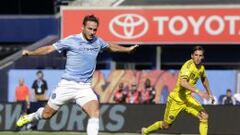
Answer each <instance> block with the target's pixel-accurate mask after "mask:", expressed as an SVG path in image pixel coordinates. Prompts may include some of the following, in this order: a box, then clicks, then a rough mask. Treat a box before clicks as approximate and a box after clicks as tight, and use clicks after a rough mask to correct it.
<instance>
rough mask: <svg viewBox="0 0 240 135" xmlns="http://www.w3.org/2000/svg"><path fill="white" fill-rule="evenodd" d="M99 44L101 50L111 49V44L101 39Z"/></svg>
mask: <svg viewBox="0 0 240 135" xmlns="http://www.w3.org/2000/svg"><path fill="white" fill-rule="evenodd" d="M99 44H100V47H101V50H102V49H105V48H108V47H109V44H108V43H107V42H106V41H104V40H103V39H101V38H99Z"/></svg>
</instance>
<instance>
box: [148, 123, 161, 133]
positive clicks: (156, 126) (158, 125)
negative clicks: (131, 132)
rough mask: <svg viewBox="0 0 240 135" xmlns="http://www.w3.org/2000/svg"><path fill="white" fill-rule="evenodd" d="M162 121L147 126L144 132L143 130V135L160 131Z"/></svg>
mask: <svg viewBox="0 0 240 135" xmlns="http://www.w3.org/2000/svg"><path fill="white" fill-rule="evenodd" d="M162 123H163V122H162V121H157V122H155V123H153V124H152V125H150V126H148V127H147V128H146V129H145V130H144V133H145V134H148V133H151V132H153V131H156V130H158V129H161V128H162Z"/></svg>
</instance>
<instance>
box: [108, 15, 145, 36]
mask: <svg viewBox="0 0 240 135" xmlns="http://www.w3.org/2000/svg"><path fill="white" fill-rule="evenodd" d="M109 29H110V31H111V32H112V33H113V34H114V35H115V36H117V37H119V38H123V39H135V38H139V37H141V36H143V35H144V34H145V33H146V32H147V30H148V22H147V20H146V19H145V18H144V17H142V16H140V15H138V14H121V15H118V16H116V17H114V18H113V19H112V20H111V22H110V24H109Z"/></svg>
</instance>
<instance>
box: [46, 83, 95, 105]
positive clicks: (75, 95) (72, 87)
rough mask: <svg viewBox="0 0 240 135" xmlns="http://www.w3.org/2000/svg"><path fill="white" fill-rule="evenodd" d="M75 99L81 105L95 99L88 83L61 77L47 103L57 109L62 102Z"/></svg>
mask: <svg viewBox="0 0 240 135" xmlns="http://www.w3.org/2000/svg"><path fill="white" fill-rule="evenodd" d="M73 100H75V101H76V103H77V104H78V105H80V106H81V107H82V106H83V105H84V104H86V103H87V102H89V101H92V100H97V101H98V98H97V96H96V94H95V93H94V92H93V90H92V88H91V84H90V83H82V82H75V81H68V80H65V79H62V80H61V81H60V82H59V83H58V86H57V88H56V89H55V90H54V91H53V93H52V94H51V97H50V98H49V100H48V105H49V106H50V107H51V108H53V109H54V110H58V109H59V107H61V106H62V105H63V104H66V103H67V102H69V101H73Z"/></svg>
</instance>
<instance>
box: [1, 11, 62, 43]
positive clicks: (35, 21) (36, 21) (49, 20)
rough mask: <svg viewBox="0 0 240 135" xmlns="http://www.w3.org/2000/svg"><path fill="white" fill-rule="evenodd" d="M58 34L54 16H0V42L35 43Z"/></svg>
mask: <svg viewBox="0 0 240 135" xmlns="http://www.w3.org/2000/svg"><path fill="white" fill-rule="evenodd" d="M59 33H60V19H59V18H56V17H55V16H0V42H11V43H13V42H35V41H37V40H40V39H42V38H44V37H46V36H48V35H59Z"/></svg>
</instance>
